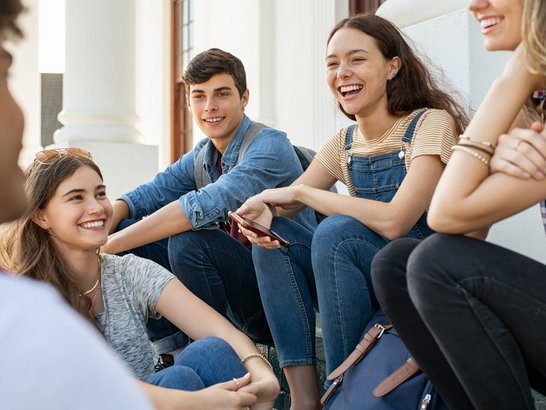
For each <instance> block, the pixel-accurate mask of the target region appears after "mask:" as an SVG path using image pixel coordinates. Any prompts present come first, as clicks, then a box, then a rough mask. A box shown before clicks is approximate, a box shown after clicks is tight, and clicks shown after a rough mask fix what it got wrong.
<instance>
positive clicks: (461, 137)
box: [459, 134, 497, 150]
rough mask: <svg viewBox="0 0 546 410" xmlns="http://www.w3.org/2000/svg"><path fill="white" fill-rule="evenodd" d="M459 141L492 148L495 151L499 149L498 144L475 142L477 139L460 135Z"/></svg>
mask: <svg viewBox="0 0 546 410" xmlns="http://www.w3.org/2000/svg"><path fill="white" fill-rule="evenodd" d="M459 139H462V140H468V141H472V142H474V143H476V144H480V145H483V146H484V147H488V148H491V149H493V150H495V148H497V144H495V143H494V142H490V141H479V140H475V139H472V138H470V137H467V136H466V135H464V134H461V135H459Z"/></svg>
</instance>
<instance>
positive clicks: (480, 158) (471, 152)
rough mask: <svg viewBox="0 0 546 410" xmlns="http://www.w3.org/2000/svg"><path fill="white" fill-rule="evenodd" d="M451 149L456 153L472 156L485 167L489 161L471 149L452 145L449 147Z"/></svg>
mask: <svg viewBox="0 0 546 410" xmlns="http://www.w3.org/2000/svg"><path fill="white" fill-rule="evenodd" d="M451 149H452V150H453V151H456V150H459V151H464V152H466V153H467V154H470V155H472V156H473V157H474V158H477V159H479V160H480V161H481V162H483V163H484V164H485V165H487V166H489V160H488V159H487V158H485V157H484V156H483V155H481V154H479V153H477V152H476V151H474V150H473V149H472V148H467V147H466V146H464V145H454V146H453V147H451Z"/></svg>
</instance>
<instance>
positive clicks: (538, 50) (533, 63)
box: [523, 0, 546, 75]
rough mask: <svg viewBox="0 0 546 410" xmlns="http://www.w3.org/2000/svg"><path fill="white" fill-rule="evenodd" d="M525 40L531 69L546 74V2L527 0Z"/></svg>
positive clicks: (524, 19) (525, 4)
mask: <svg viewBox="0 0 546 410" xmlns="http://www.w3.org/2000/svg"><path fill="white" fill-rule="evenodd" d="M523 27H524V28H523V41H524V43H525V47H526V49H527V59H528V64H529V67H530V69H531V70H532V71H533V72H534V73H536V74H545V75H546V45H545V43H544V42H545V39H546V2H545V1H544V0H525V3H524V6H523Z"/></svg>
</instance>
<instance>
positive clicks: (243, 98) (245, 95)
mask: <svg viewBox="0 0 546 410" xmlns="http://www.w3.org/2000/svg"><path fill="white" fill-rule="evenodd" d="M249 96H250V91H248V89H247V90H245V92H244V93H243V95H242V96H241V104H242V106H243V108H245V107H246V105H247V104H248V98H249Z"/></svg>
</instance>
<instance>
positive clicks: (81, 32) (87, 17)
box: [53, 0, 158, 197]
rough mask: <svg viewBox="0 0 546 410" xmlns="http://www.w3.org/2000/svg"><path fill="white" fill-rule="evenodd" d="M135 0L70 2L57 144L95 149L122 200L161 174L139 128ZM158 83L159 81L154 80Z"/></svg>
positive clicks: (154, 153) (111, 190)
mask: <svg viewBox="0 0 546 410" xmlns="http://www.w3.org/2000/svg"><path fill="white" fill-rule="evenodd" d="M135 25H136V3H135V0H115V1H111V0H69V1H67V2H66V57H65V61H66V63H65V64H66V68H65V74H64V77H63V110H62V111H61V113H60V114H59V121H60V122H61V123H62V124H63V125H64V127H62V128H61V129H59V130H57V131H56V132H55V134H54V136H53V139H54V141H55V145H56V146H78V147H81V148H84V149H87V150H89V151H90V152H91V153H92V154H93V157H94V159H95V161H96V162H97V163H98V164H99V166H100V167H101V169H102V171H103V174H104V177H105V182H106V185H107V186H108V187H109V195H110V196H111V197H112V196H113V197H117V196H118V195H120V194H122V193H123V192H125V191H127V190H129V189H131V188H133V187H135V186H136V185H138V184H140V183H142V182H145V181H147V180H149V179H150V178H151V177H153V175H154V174H155V173H156V172H157V162H158V157H157V147H156V146H149V145H143V144H141V141H142V138H141V135H140V133H139V132H138V130H137V128H136V123H137V121H138V116H137V114H136V109H135V107H136V102H135V86H136V82H135V78H136V66H135V65H136V64H135V63H136V51H135V47H136V46H135V44H136V29H135ZM150 81H153V79H150Z"/></svg>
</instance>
